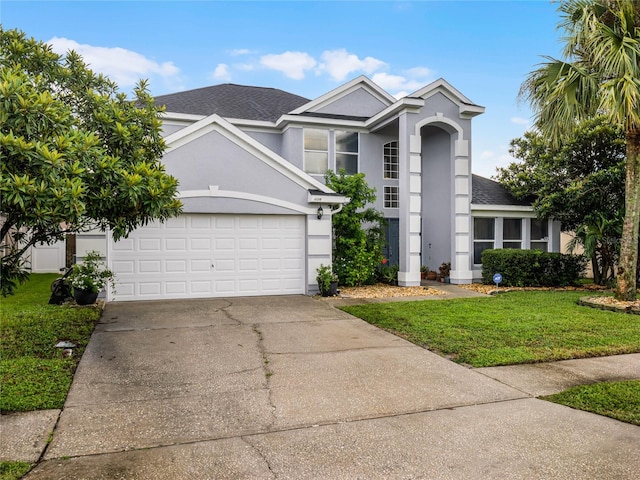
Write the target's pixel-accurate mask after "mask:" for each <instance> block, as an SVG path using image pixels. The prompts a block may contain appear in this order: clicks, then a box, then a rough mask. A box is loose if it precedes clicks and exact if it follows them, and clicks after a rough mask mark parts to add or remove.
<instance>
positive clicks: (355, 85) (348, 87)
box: [290, 75, 396, 114]
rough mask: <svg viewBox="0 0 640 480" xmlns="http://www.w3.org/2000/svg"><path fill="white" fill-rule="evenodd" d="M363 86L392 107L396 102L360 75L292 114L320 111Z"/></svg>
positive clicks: (391, 96) (388, 94)
mask: <svg viewBox="0 0 640 480" xmlns="http://www.w3.org/2000/svg"><path fill="white" fill-rule="evenodd" d="M363 84H364V88H365V89H366V90H367V91H368V92H369V93H371V94H372V95H373V96H374V97H376V98H377V99H378V100H380V101H381V102H382V103H385V104H387V105H391V104H393V103H394V102H395V101H396V99H395V97H394V96H393V95H391V94H390V93H388V92H386V91H385V90H383V89H382V88H381V87H380V86H378V85H376V84H375V83H373V81H371V80H370V79H369V78H367V77H365V76H364V75H360V76H359V77H356V78H354V79H353V80H351V81H350V82H347V83H345V84H344V85H341V86H339V87H337V88H334V89H333V90H331V91H330V92H328V93H325V94H324V95H322V96H320V97H318V98H316V99H315V100H312V101H310V102H309V103H306V104H304V105H302V106H301V107H298V108H296V109H295V110H293V111H292V112H290V113H292V114H300V113H304V112H315V111H317V110H318V109H320V108H322V107H324V106H326V105H328V104H330V103H332V102H334V101H335V100H338V99H340V98H342V97H344V96H345V95H348V94H349V93H351V92H354V91H356V90H358V89H359V88H362V86H363Z"/></svg>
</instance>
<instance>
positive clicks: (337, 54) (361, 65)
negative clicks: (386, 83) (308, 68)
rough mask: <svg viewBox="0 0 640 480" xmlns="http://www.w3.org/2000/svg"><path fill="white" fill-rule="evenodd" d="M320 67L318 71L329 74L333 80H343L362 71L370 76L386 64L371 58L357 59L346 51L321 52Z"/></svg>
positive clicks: (341, 49)
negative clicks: (353, 73)
mask: <svg viewBox="0 0 640 480" xmlns="http://www.w3.org/2000/svg"><path fill="white" fill-rule="evenodd" d="M321 58H322V61H323V63H322V65H321V66H320V69H321V70H323V71H326V72H327V73H329V75H330V76H331V77H332V78H333V79H334V80H338V81H341V80H344V79H345V78H346V77H347V75H349V74H350V73H352V72H358V71H362V72H365V73H367V74H372V73H373V72H376V71H378V70H380V69H382V68H385V67H386V66H387V64H386V63H385V62H383V61H382V60H378V59H377V58H373V57H365V58H364V59H360V58H358V56H357V55H355V54H353V53H349V52H347V50H346V49H344V48H340V49H338V50H325V51H324V52H322V56H321Z"/></svg>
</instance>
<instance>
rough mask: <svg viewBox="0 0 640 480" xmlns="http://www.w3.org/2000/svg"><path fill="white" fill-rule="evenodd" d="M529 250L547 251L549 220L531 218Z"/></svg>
mask: <svg viewBox="0 0 640 480" xmlns="http://www.w3.org/2000/svg"><path fill="white" fill-rule="evenodd" d="M531 250H542V251H543V252H547V251H549V222H548V221H547V220H538V219H536V218H532V219H531Z"/></svg>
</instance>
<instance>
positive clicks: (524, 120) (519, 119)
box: [511, 117, 529, 125]
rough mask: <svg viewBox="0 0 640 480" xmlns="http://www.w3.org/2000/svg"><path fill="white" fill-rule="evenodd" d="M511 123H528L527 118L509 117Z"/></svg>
mask: <svg viewBox="0 0 640 480" xmlns="http://www.w3.org/2000/svg"><path fill="white" fill-rule="evenodd" d="M511 123H515V124H516V125H529V119H527V118H522V117H511Z"/></svg>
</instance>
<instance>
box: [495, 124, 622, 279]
mask: <svg viewBox="0 0 640 480" xmlns="http://www.w3.org/2000/svg"><path fill="white" fill-rule="evenodd" d="M509 151H510V153H511V155H512V156H513V157H514V158H516V159H518V161H517V162H514V163H512V164H510V165H509V166H508V167H506V168H500V169H498V175H497V179H498V180H499V181H500V183H502V185H504V186H505V187H506V188H507V189H509V191H510V192H511V193H512V194H514V195H515V196H516V197H518V198H531V199H533V207H534V210H535V211H536V214H537V215H538V217H540V218H549V217H553V218H554V219H556V220H559V221H561V222H562V228H563V230H566V231H573V232H575V234H576V236H575V237H574V238H575V239H576V242H579V243H581V244H582V245H583V246H584V247H585V252H586V253H587V254H588V256H589V257H590V258H591V260H592V266H593V272H594V280H595V281H596V283H598V284H605V283H607V282H608V281H609V280H611V279H612V277H613V275H614V269H613V266H614V265H615V264H616V263H617V260H618V255H619V250H620V249H619V246H620V235H621V231H622V220H623V214H624V178H625V168H624V167H625V151H626V147H625V138H624V132H623V131H622V129H621V128H620V127H617V126H615V125H612V124H611V123H610V122H609V121H608V120H607V119H606V118H604V117H597V118H594V119H590V120H585V121H583V122H581V123H580V124H579V125H578V126H577V127H576V129H575V131H574V132H573V133H572V134H571V135H567V136H566V137H565V140H564V143H563V144H562V145H561V146H559V147H553V145H552V144H551V143H550V142H549V141H548V140H547V139H546V138H545V137H544V136H543V135H542V134H541V133H540V132H534V131H530V132H526V133H525V135H524V136H523V137H521V138H517V139H515V140H512V141H511V148H510V150H509Z"/></svg>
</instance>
